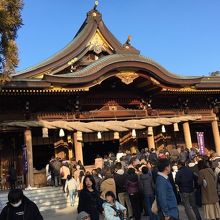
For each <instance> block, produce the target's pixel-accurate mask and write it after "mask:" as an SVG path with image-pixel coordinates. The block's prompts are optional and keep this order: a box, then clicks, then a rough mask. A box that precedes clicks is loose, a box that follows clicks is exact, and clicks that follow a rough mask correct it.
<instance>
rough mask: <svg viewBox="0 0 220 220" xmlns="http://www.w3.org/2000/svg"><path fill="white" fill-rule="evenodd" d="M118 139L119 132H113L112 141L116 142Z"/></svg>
mask: <svg viewBox="0 0 220 220" xmlns="http://www.w3.org/2000/svg"><path fill="white" fill-rule="evenodd" d="M119 138H120V137H119V132H114V139H115V140H118V139H119Z"/></svg>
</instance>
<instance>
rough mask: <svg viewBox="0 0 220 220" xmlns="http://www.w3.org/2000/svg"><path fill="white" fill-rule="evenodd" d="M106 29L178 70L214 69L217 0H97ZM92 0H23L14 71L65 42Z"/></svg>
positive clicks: (219, 56) (219, 51)
mask: <svg viewBox="0 0 220 220" xmlns="http://www.w3.org/2000/svg"><path fill="white" fill-rule="evenodd" d="M99 2H100V4H99V7H98V9H99V11H100V12H101V13H102V15H103V20H104V21H105V24H106V25H107V26H108V28H109V29H110V31H111V32H112V33H113V34H114V35H115V36H116V37H117V38H118V39H119V40H120V41H121V42H122V43H124V42H125V41H126V39H127V36H128V35H129V34H130V35H132V37H133V39H132V45H133V46H135V47H136V48H137V49H139V50H140V51H141V54H142V55H144V56H147V57H150V58H152V59H153V60H155V61H157V62H158V63H160V64H161V65H162V66H163V67H165V68H166V69H168V70H169V71H171V72H173V73H176V74H179V75H186V76H187V75H192V76H194V75H208V73H210V72H212V71H216V70H220V15H219V9H220V0H100V1H99ZM93 5H94V1H93V0H24V9H23V11H22V17H23V23H24V25H23V26H22V28H21V29H20V30H19V32H18V38H17V44H18V47H19V58H20V63H19V66H18V70H23V69H25V68H27V67H30V66H32V65H35V64H37V63H39V62H40V61H42V60H44V59H46V58H48V57H50V56H51V55H53V54H54V53H56V52H57V51H59V50H60V49H62V48H63V47H65V46H66V44H68V43H69V42H70V41H71V40H72V38H73V37H74V35H75V33H76V32H77V30H78V29H79V27H80V26H81V24H82V23H83V21H84V19H85V17H86V13H87V12H88V11H89V10H90V9H91V8H92V7H93Z"/></svg>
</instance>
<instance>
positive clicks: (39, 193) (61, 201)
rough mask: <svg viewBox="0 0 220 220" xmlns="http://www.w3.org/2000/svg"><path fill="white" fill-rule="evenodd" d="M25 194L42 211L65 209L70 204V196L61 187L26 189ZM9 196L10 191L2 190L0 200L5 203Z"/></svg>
mask: <svg viewBox="0 0 220 220" xmlns="http://www.w3.org/2000/svg"><path fill="white" fill-rule="evenodd" d="M24 194H25V195H26V196H27V197H28V198H29V199H30V200H32V201H33V202H35V203H36V204H37V206H38V208H39V210H40V211H49V210H56V209H64V208H66V207H68V206H70V202H69V198H68V197H67V196H66V194H64V193H63V190H62V188H61V187H44V188H40V189H31V190H24ZM7 197H8V192H0V200H1V201H2V204H3V205H4V204H6V203H7V202H8V198H7ZM76 200H77V199H76Z"/></svg>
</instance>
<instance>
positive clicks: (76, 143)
mask: <svg viewBox="0 0 220 220" xmlns="http://www.w3.org/2000/svg"><path fill="white" fill-rule="evenodd" d="M73 139H74V146H75V156H76V161H78V160H81V162H82V164H83V150H82V142H79V141H77V132H74V135H73Z"/></svg>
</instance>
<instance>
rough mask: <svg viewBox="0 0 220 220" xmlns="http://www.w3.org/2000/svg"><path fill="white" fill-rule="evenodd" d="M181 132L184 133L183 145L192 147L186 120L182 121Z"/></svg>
mask: <svg viewBox="0 0 220 220" xmlns="http://www.w3.org/2000/svg"><path fill="white" fill-rule="evenodd" d="M183 133H184V139H185V145H186V147H187V148H189V149H190V148H191V147H192V139H191V134H190V127H189V122H188V121H187V122H184V123H183Z"/></svg>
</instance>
